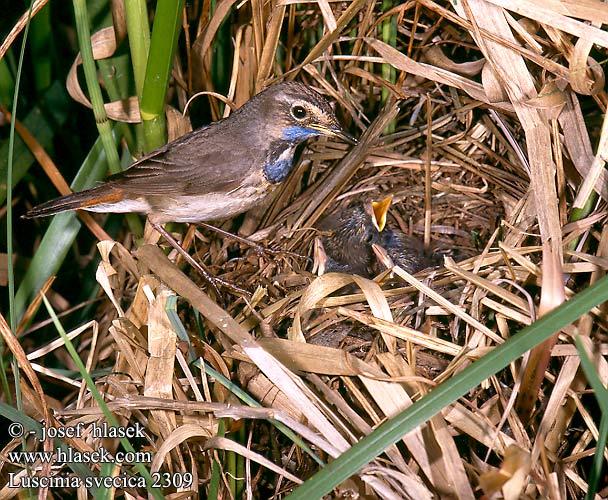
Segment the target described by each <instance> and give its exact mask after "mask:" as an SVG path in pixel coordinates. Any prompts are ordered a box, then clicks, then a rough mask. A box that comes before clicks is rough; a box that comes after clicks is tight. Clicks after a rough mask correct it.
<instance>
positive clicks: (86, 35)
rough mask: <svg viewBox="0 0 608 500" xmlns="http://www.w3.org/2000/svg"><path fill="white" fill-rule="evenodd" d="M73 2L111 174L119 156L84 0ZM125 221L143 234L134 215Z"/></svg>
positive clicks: (97, 123) (136, 231) (115, 167)
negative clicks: (106, 106)
mask: <svg viewBox="0 0 608 500" xmlns="http://www.w3.org/2000/svg"><path fill="white" fill-rule="evenodd" d="M73 2H74V4H73V5H74V18H75V20H76V30H77V32H78V46H79V48H80V55H81V57H82V68H83V70H84V77H85V80H86V83H87V89H88V91H89V99H90V100H91V104H92V106H93V115H94V116H95V124H96V125H97V131H98V132H99V137H100V138H101V143H102V145H103V149H104V151H105V153H106V158H107V161H108V168H109V169H110V172H112V173H113V174H117V173H119V172H120V171H121V168H120V158H119V157H118V151H117V149H116V144H115V143H114V139H113V137H112V124H111V123H110V121H109V119H108V115H107V114H106V110H105V107H104V102H103V96H102V94H101V88H100V86H99V81H98V79H97V67H96V65H95V59H93V48H92V47H91V31H90V29H89V15H88V11H87V4H86V0H73ZM126 219H127V223H128V224H129V227H130V229H131V232H132V233H133V234H134V235H135V236H140V235H142V234H143V227H142V225H141V222H140V221H139V219H138V218H137V216H136V215H132V214H131V215H127V216H126Z"/></svg>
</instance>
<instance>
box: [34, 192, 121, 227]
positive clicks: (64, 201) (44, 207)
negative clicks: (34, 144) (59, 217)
mask: <svg viewBox="0 0 608 500" xmlns="http://www.w3.org/2000/svg"><path fill="white" fill-rule="evenodd" d="M120 196H121V194H120V192H119V191H111V192H108V189H107V186H99V187H96V188H93V189H87V190H86V191H81V192H79V193H72V194H68V195H66V196H60V197H59V198H55V199H53V200H49V201H47V202H45V203H41V204H40V205H37V206H35V207H34V208H32V209H31V210H30V211H29V212H27V213H26V214H24V215H23V216H22V217H23V218H25V219H33V218H35V217H47V216H49V215H55V214H58V213H61V212H67V211H69V210H77V209H79V208H85V209H86V208H87V207H91V206H94V205H99V204H100V203H105V202H108V201H117V200H119V199H120Z"/></svg>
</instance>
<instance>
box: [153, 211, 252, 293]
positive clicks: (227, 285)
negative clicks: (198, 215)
mask: <svg viewBox="0 0 608 500" xmlns="http://www.w3.org/2000/svg"><path fill="white" fill-rule="evenodd" d="M150 225H151V226H152V227H153V228H154V229H155V230H156V231H158V233H160V235H161V236H162V237H163V238H165V240H167V241H168V242H169V244H170V245H171V246H172V247H173V248H175V249H176V250H177V251H178V252H179V253H180V255H181V256H182V257H183V258H184V259H186V262H188V263H189V264H190V265H191V266H192V267H194V269H196V270H197V271H198V272H199V273H200V274H201V276H202V277H203V278H204V279H205V281H207V283H209V284H210V285H211V286H212V287H213V290H214V291H215V293H216V294H217V296H218V297H221V294H220V290H219V287H218V285H219V286H223V287H225V288H228V289H229V290H231V291H233V292H235V293H237V294H239V295H244V296H246V297H248V296H249V295H250V293H249V292H248V291H247V290H244V289H242V288H240V287H238V286H237V285H235V284H234V283H230V282H229V281H226V280H223V279H222V278H218V277H217V276H213V275H211V273H210V272H209V271H207V270H206V269H205V268H204V266H203V265H202V264H201V263H199V262H196V261H195V260H194V258H193V257H192V256H191V255H190V254H189V253H188V252H186V250H184V248H183V247H182V246H181V245H180V244H179V243H178V242H177V240H176V239H175V238H174V237H173V236H171V235H170V234H169V232H168V231H167V230H166V229H165V228H164V227H162V226H161V225H160V224H156V223H155V222H152V221H150Z"/></svg>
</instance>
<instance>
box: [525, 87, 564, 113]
mask: <svg viewBox="0 0 608 500" xmlns="http://www.w3.org/2000/svg"><path fill="white" fill-rule="evenodd" d="M525 104H526V105H527V106H531V107H533V108H536V109H539V110H542V111H543V115H544V116H545V118H546V119H547V120H557V117H558V116H559V115H560V113H561V111H562V109H563V108H564V106H565V104H566V96H565V94H564V92H563V91H562V90H561V89H560V88H559V87H558V86H557V84H556V82H555V81H554V80H551V81H548V82H546V83H545V84H544V85H543V88H542V89H541V90H540V92H539V93H538V95H537V96H536V97H533V98H531V99H528V100H527V101H526V102H525Z"/></svg>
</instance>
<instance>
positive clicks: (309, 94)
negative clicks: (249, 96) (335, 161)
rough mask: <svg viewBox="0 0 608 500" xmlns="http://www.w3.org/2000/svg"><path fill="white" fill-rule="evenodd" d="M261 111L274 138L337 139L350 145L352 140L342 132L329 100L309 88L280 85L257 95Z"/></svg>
mask: <svg viewBox="0 0 608 500" xmlns="http://www.w3.org/2000/svg"><path fill="white" fill-rule="evenodd" d="M259 98H260V99H261V102H260V104H261V106H260V107H261V108H262V109H261V112H262V113H264V115H265V116H266V120H267V121H266V123H268V126H269V127H270V128H271V130H272V132H273V135H276V136H277V139H281V140H285V141H288V142H293V143H299V142H302V141H305V140H306V139H309V138H311V137H315V136H319V135H326V136H332V137H339V138H340V139H343V140H345V141H347V142H350V143H351V144H354V143H355V142H356V141H355V139H354V138H353V137H352V136H351V135H350V134H348V133H346V132H345V131H344V129H343V128H342V126H341V125H340V123H339V122H338V119H337V118H336V114H335V112H334V110H333V108H332V106H331V104H330V103H329V101H328V100H327V99H326V98H325V97H323V96H322V95H321V94H319V93H318V92H317V91H316V90H314V89H312V88H311V87H309V86H307V85H304V84H302V83H297V82H283V83H279V84H276V85H273V86H272V87H269V88H268V89H266V90H264V91H263V92H262V93H261V94H259Z"/></svg>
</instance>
